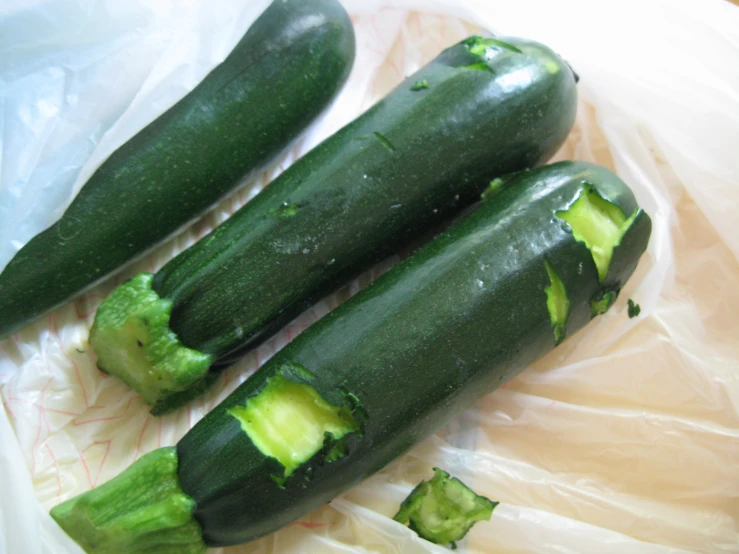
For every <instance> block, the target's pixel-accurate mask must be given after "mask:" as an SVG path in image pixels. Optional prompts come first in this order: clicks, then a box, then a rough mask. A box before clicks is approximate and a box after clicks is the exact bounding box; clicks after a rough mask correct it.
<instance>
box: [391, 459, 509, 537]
mask: <svg viewBox="0 0 739 554" xmlns="http://www.w3.org/2000/svg"><path fill="white" fill-rule="evenodd" d="M497 505H498V502H493V501H492V500H490V499H488V498H485V497H484V496H480V495H478V494H476V493H475V492H474V491H473V490H471V489H470V488H469V487H467V486H466V485H465V484H464V483H462V481H460V480H459V479H457V478H455V477H451V476H450V475H449V474H448V473H447V472H446V471H443V470H441V469H439V468H434V477H433V478H432V479H431V480H430V481H423V482H421V483H420V484H419V485H418V486H417V487H416V488H415V489H413V490H412V491H411V493H410V494H409V495H408V497H407V498H406V499H405V500H404V501H403V503H402V504H401V505H400V510H399V511H398V513H397V514H395V517H394V518H393V519H394V520H395V521H397V522H399V523H403V524H407V525H408V526H409V527H410V528H411V529H412V530H413V531H415V532H416V533H417V534H418V536H419V537H421V538H423V539H426V540H427V541H430V542H433V543H436V544H451V545H452V546H455V543H456V541H458V540H461V539H462V538H464V536H465V535H466V534H467V532H468V531H469V530H470V529H471V528H472V526H473V525H474V524H475V523H477V522H478V521H488V520H490V517H491V516H492V515H493V510H494V509H495V507H496V506H497Z"/></svg>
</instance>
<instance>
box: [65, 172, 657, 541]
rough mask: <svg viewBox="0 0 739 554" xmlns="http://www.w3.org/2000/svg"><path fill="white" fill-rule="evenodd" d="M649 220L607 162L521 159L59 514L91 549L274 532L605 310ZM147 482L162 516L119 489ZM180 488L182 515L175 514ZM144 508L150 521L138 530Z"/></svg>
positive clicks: (639, 249) (135, 491)
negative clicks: (197, 417) (180, 430)
mask: <svg viewBox="0 0 739 554" xmlns="http://www.w3.org/2000/svg"><path fill="white" fill-rule="evenodd" d="M650 232H651V221H650V219H649V217H648V216H647V215H646V214H645V213H644V212H643V211H642V210H641V209H639V207H638V205H637V203H636V200H635V199H634V196H633V195H632V193H631V191H630V190H629V189H628V187H627V186H626V185H624V183H623V182H621V181H620V180H619V179H618V177H616V176H615V175H614V174H613V173H611V172H610V171H608V170H607V169H605V168H602V167H598V166H595V165H592V164H587V163H572V162H562V163H559V164H554V165H552V166H548V167H544V168H540V169H535V170H532V171H528V172H522V173H521V174H520V175H519V176H517V177H515V178H514V179H512V180H511V181H510V182H509V184H508V186H507V187H505V188H504V189H503V190H501V191H499V192H498V193H496V194H495V195H493V196H492V197H491V198H489V199H487V200H486V201H484V202H483V203H482V204H481V205H480V206H479V207H478V208H477V209H476V210H475V211H473V212H472V213H471V214H469V215H467V216H466V217H465V218H464V219H462V220H461V221H459V222H458V223H457V224H455V225H454V226H452V227H451V228H449V229H448V230H447V231H446V232H444V233H443V234H441V235H439V236H438V237H437V238H436V239H434V240H433V241H432V242H430V243H429V244H427V245H426V246H425V247H423V248H421V249H420V250H418V251H417V252H416V253H414V254H412V255H411V256H410V257H408V258H407V259H406V260H405V261H403V262H401V263H400V264H398V265H397V266H396V267H395V268H393V269H391V270H390V271H389V272H388V273H386V274H385V275H384V276H382V277H381V278H380V279H378V280H377V281H375V282H374V283H373V284H372V285H370V286H369V287H367V288H366V289H365V290H363V291H361V292H360V293H359V294H357V295H355V296H354V297H353V298H352V299H350V300H348V301H347V302H345V303H344V304H343V305H341V306H339V307H338V308H337V309H335V310H334V311H332V312H331V313H329V314H328V315H327V316H325V317H324V318H322V319H321V320H320V321H318V322H317V323H315V324H314V325H312V326H311V327H310V328H308V329H307V330H306V331H304V332H303V333H301V334H300V335H299V336H298V337H297V338H296V339H295V340H293V341H292V342H291V343H290V344H289V345H287V346H286V347H285V348H284V349H282V350H281V351H280V352H278V353H277V354H276V355H275V356H274V357H272V358H271V359H270V360H269V361H268V362H267V363H266V364H265V365H264V366H262V368H261V369H259V370H258V371H257V372H256V373H255V374H254V375H252V376H251V377H250V378H249V379H248V380H247V381H245V382H244V383H243V384H242V385H241V386H240V387H239V388H238V389H236V390H235V391H234V392H233V393H232V394H231V395H230V396H229V397H228V398H226V400H224V401H223V402H222V403H221V404H220V405H219V406H217V407H216V408H215V410H213V411H212V412H211V413H210V414H208V415H207V416H205V418H203V419H202V420H201V421H200V422H199V423H198V424H197V425H196V426H195V427H194V428H193V429H192V430H191V431H189V432H188V433H187V434H186V435H185V436H184V437H183V438H182V439H181V440H180V441H179V443H178V444H177V446H176V448H164V449H159V450H156V451H154V452H152V453H150V454H148V455H147V456H145V457H143V458H142V459H141V460H140V461H137V462H136V463H135V464H134V465H133V466H131V467H130V468H129V469H128V470H127V471H126V472H125V473H124V474H122V475H121V476H119V477H117V478H115V479H114V480H113V481H111V482H109V483H107V484H105V485H103V486H101V487H99V488H98V489H95V490H93V491H90V492H88V493H85V494H83V495H81V496H79V497H76V498H73V499H71V500H68V501H67V502H65V503H63V504H61V505H59V506H57V507H56V508H54V509H53V510H52V515H53V516H54V518H55V519H56V520H57V521H58V522H59V523H60V524H61V525H62V527H63V528H64V529H65V530H66V531H67V533H69V534H70V535H71V536H72V537H73V538H74V539H75V540H77V541H78V542H79V543H80V544H82V545H83V546H84V547H85V548H88V551H89V552H102V551H105V552H118V551H119V550H120V551H123V550H125V551H126V552H138V550H135V549H134V548H133V547H132V546H131V545H133V544H134V543H135V542H136V541H141V542H142V543H144V542H146V543H147V544H153V542H147V541H154V538H155V537H156V536H159V537H160V538H161V540H162V542H166V543H167V544H172V543H175V542H180V544H181V545H194V546H193V550H192V552H200V551H202V550H197V549H196V547H197V548H201V549H202V548H203V545H204V544H205V545H209V546H219V545H229V544H235V543H240V542H246V541H250V540H253V539H256V538H258V537H261V536H263V535H266V534H268V533H271V532H273V531H275V530H277V529H279V528H280V527H282V526H284V525H286V524H288V523H290V522H291V521H293V520H295V519H296V518H298V517H300V516H302V515H304V514H305V513H307V512H309V511H310V510H313V509H315V508H317V507H318V506H320V505H321V504H323V503H325V502H328V501H329V500H331V499H332V498H334V497H335V496H337V495H338V494H340V493H341V492H343V491H345V490H347V489H348V488H350V487H352V486H354V485H356V484H357V483H359V482H360V481H361V480H363V479H364V478H366V477H368V476H369V475H371V474H372V473H374V472H376V471H378V470H380V469H381V468H382V467H384V466H385V465H386V464H388V463H389V462H391V461H392V460H393V459H395V458H396V457H398V456H399V455H401V454H402V453H404V452H406V451H407V450H408V449H410V448H411V447H413V445H415V444H417V443H418V442H419V441H421V440H423V439H424V438H426V437H428V436H429V435H430V434H432V433H433V432H435V431H436V430H437V429H439V428H440V427H441V426H443V425H445V424H446V423H447V422H449V421H450V420H451V419H452V418H454V417H455V416H456V415H457V414H459V413H460V412H461V411H462V410H464V409H465V408H467V407H469V406H470V405H471V404H472V403H473V402H474V401H475V400H477V399H478V398H480V397H481V396H483V395H485V394H487V393H488V392H490V391H492V390H494V389H495V388H497V387H499V386H500V385H502V384H504V383H505V382H507V381H508V380H510V379H511V378H512V377H514V376H515V375H516V374H517V373H519V372H520V371H521V370H522V369H524V368H525V367H526V366H528V365H529V364H531V363H532V362H533V361H535V360H536V359H537V358H539V357H541V356H543V355H544V354H546V353H547V352H549V351H551V350H552V349H553V348H554V347H555V345H557V344H558V343H559V342H561V341H562V340H563V339H564V338H565V337H568V336H571V335H573V334H574V333H575V332H577V331H578V330H579V329H580V328H582V327H583V326H585V325H586V324H587V322H588V321H590V319H591V318H592V317H594V316H595V315H598V314H599V313H602V312H603V311H604V310H606V309H607V308H608V306H609V305H610V302H612V301H613V299H614V298H615V297H616V295H617V294H618V292H619V290H620V289H621V287H622V286H623V284H624V283H625V282H626V280H627V279H628V278H629V276H630V275H631V274H632V273H633V271H634V269H635V267H636V264H637V262H638V260H639V258H640V256H641V255H642V253H643V252H644V251H645V249H646V246H647V242H648V240H649V235H650ZM150 467H155V468H157V471H150V470H149V469H147V468H150ZM154 484H156V486H154ZM165 485H166V487H165ZM166 488H169V490H171V491H176V492H174V493H170V492H168V491H167V490H166ZM148 489H152V490H153V489H156V491H157V494H159V495H160V496H155V494H153V493H152V494H149V495H145V494H144V492H142V491H146V490H148ZM161 491H165V492H161ZM140 495H143V496H144V498H141V500H140V502H142V503H143V504H145V505H147V506H148V505H157V506H159V507H160V510H161V513H157V514H156V518H158V519H156V521H158V524H157V523H155V517H154V516H153V515H152V513H149V512H147V513H146V514H143V513H140V512H138V511H137V510H136V508H135V507H134V508H131V506H130V503H129V502H128V500H127V499H128V498H131V497H134V498H140ZM173 498H177V499H179V500H178V502H180V503H179V504H178V505H179V506H180V507H181V510H180V511H179V512H177V513H178V518H179V519H177V521H178V522H179V523H181V525H182V528H180V527H179V526H175V525H174V524H172V525H170V522H171V521H172V520H173V519H174V518H173V517H170V516H173V510H171V509H170V508H168V507H167V506H168V505H167V502H173V500H172V499H173ZM129 508H131V509H129ZM144 517H150V519H148V520H147V521H148V522H149V525H150V526H149V527H148V528H147V529H146V530H142V531H140V532H139V531H138V530H137V529H138V528H137V527H136V526H135V523H136V522H137V521H139V520H140V519H143V518H144ZM122 521H125V522H126V524H127V525H128V526H130V530H129V528H126V529H125V530H121V528H120V526H121V525H122V524H121V522H122ZM179 523H178V525H179ZM187 526H189V527H187ZM185 527H186V528H187V530H186V531H183V529H185ZM198 530H199V531H200V532H201V533H202V538H201V535H200V534H198ZM157 533H159V535H157ZM191 537H196V539H191ZM95 545H99V546H98V547H99V548H101V549H102V548H103V547H106V548H110V549H109V550H97V548H98V547H96V546H95ZM151 548H152V550H149V552H155V553H158V552H160V550H157V549H154V547H153V546H152V547H151Z"/></svg>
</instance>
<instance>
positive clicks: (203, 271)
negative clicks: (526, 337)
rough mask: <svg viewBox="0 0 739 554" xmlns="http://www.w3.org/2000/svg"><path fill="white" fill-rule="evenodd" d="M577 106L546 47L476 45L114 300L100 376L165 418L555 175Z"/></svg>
mask: <svg viewBox="0 0 739 554" xmlns="http://www.w3.org/2000/svg"><path fill="white" fill-rule="evenodd" d="M418 81H422V82H426V83H427V85H428V86H427V88H419V87H417V86H415V85H414V83H417V82H418ZM576 95H577V93H576V83H575V77H574V74H573V73H572V71H571V70H570V68H569V67H568V66H567V64H566V63H565V62H564V61H562V59H561V58H559V56H557V55H556V54H555V53H553V52H552V51H551V50H550V49H548V48H547V47H545V46H543V45H541V44H538V43H535V42H531V41H528V40H524V39H517V38H508V39H505V40H504V41H501V40H496V39H482V38H479V37H472V38H470V39H467V40H465V41H463V42H461V43H460V44H457V45H456V46H453V47H451V48H449V49H447V50H445V51H444V52H443V53H442V54H440V55H439V56H438V57H437V58H436V59H434V60H433V61H432V62H431V63H430V64H429V65H427V66H426V67H424V68H422V69H421V70H420V71H419V72H418V73H416V74H415V75H413V76H411V77H410V78H409V79H407V80H406V81H405V82H403V83H402V84H401V85H399V87H398V88H396V89H395V90H394V91H393V92H391V93H390V94H389V95H388V96H387V97H386V98H385V99H384V100H382V101H380V102H379V103H378V104H376V105H375V106H374V107H373V108H371V109H370V110H369V111H368V112H366V113H365V114H364V115H362V116H360V117H359V118H358V119H356V120H355V121H354V122H352V123H350V124H349V125H347V126H346V127H344V128H343V129H341V130H340V131H339V132H337V133H336V134H335V135H333V136H332V137H330V138H329V139H328V140H326V141H325V142H323V143H322V144H321V145H319V146H318V147H317V148H315V149H314V150H313V151H312V152H310V153H308V154H307V155H306V156H305V157H303V158H302V159H301V160H299V161H298V162H297V163H296V164H294V165H293V166H292V167H290V168H289V169H288V170H287V171H286V172H285V173H283V174H282V175H281V176H280V177H279V178H278V179H277V180H276V181H274V182H273V183H272V184H270V185H269V186H268V187H267V188H266V189H264V190H263V191H262V192H261V193H260V194H259V195H258V196H256V197H255V198H254V199H253V200H251V201H250V202H249V203H248V204H247V205H246V206H244V207H243V208H242V209H241V210H240V211H239V212H237V213H236V214H235V215H234V216H233V217H231V218H230V219H229V220H228V221H227V222H225V223H224V224H223V225H221V226H220V227H219V228H217V229H216V230H215V231H213V233H211V234H210V235H208V236H207V237H205V238H203V239H202V240H201V241H199V242H198V243H197V244H195V245H194V246H193V247H191V248H189V249H188V250H186V251H185V252H183V253H181V254H180V255H179V256H177V257H176V258H174V259H173V260H171V261H170V262H169V263H168V264H167V265H165V266H164V267H163V268H162V269H161V270H160V271H159V272H158V273H157V274H156V275H154V276H153V277H152V276H151V275H149V274H144V275H139V276H137V277H135V278H134V279H133V280H132V281H130V282H129V283H126V284H125V285H123V286H122V287H120V288H119V289H118V290H117V291H116V292H114V293H113V295H112V296H111V297H109V299H108V300H106V302H104V303H103V304H102V306H101V307H100V309H99V310H98V313H97V317H96V319H95V324H94V326H93V328H92V331H91V334H90V343H91V344H92V346H93V349H94V350H95V353H96V354H97V356H98V365H99V367H100V368H101V369H103V370H104V371H106V372H108V373H111V374H115V375H117V376H119V377H121V378H122V379H123V380H124V381H125V382H126V383H128V384H129V385H130V386H132V387H133V388H135V389H136V390H138V391H139V392H140V393H141V395H142V396H143V397H144V399H145V400H146V401H147V402H149V403H150V404H154V410H153V413H162V412H164V411H167V410H168V409H171V408H173V407H177V406H178V405H180V404H182V403H183V402H185V401H187V400H188V399H189V398H190V397H192V396H194V395H195V394H197V393H198V392H199V391H200V390H201V389H202V388H203V387H205V386H207V384H208V381H209V380H210V379H211V378H212V377H213V375H215V373H214V372H213V371H209V368H210V367H211V366H212V365H213V364H219V365H222V364H225V363H228V362H230V361H232V360H233V359H234V357H235V356H237V355H238V354H239V351H243V350H244V349H246V348H250V347H252V346H254V345H255V344H257V343H258V342H259V341H262V340H264V339H265V338H266V337H268V336H270V335H271V334H272V333H274V332H275V331H277V330H278V329H280V328H281V327H282V326H284V325H285V324H286V323H288V322H289V321H290V320H291V319H293V318H294V317H296V316H297V315H298V314H299V313H300V312H301V311H303V310H304V309H306V308H307V307H309V306H310V305H311V304H312V303H314V302H315V301H317V300H318V299H320V298H321V297H323V296H324V295H326V294H327V293H329V292H330V291H332V290H334V289H335V288H337V287H338V286H340V285H341V284H343V283H345V282H346V281H348V280H349V279H350V278H351V277H352V276H354V275H356V274H357V273H359V272H360V271H362V270H364V269H366V268H367V267H368V266H370V265H371V264H372V263H374V262H377V261H378V260H380V259H382V258H383V257H385V256H387V255H388V254H390V253H392V252H394V251H396V250H397V249H399V248H400V247H401V246H403V245H406V244H407V243H408V242H409V241H410V240H411V239H412V238H414V237H417V236H419V235H420V234H421V233H423V232H425V231H427V230H428V229H429V228H430V227H432V226H433V225H435V224H437V223H439V222H441V221H442V220H444V219H445V218H448V217H449V216H450V215H452V214H454V213H456V212H458V211H460V210H461V209H462V208H463V207H465V206H468V205H469V204H471V203H472V202H474V201H475V200H477V199H479V196H480V192H481V191H482V190H483V189H484V187H485V186H487V184H488V182H489V181H490V180H491V179H492V178H494V177H496V176H498V175H502V174H505V173H509V172H513V171H518V170H521V169H524V168H528V167H533V166H536V165H538V164H541V163H543V162H544V161H546V160H547V159H548V158H549V157H550V156H551V155H552V154H553V153H554V152H555V151H556V150H557V148H558V147H559V146H560V145H561V144H562V142H563V141H564V140H565V138H566V136H567V134H568V132H569V130H570V128H571V126H572V123H573V121H574V117H575V108H576Z"/></svg>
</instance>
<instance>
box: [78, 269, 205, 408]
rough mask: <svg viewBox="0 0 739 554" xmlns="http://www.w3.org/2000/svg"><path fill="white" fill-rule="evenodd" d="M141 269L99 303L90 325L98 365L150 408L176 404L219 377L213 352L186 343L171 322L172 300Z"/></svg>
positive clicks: (199, 391) (191, 396)
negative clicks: (187, 345)
mask: <svg viewBox="0 0 739 554" xmlns="http://www.w3.org/2000/svg"><path fill="white" fill-rule="evenodd" d="M152 280H153V275H152V274H150V273H141V274H139V275H136V276H135V277H134V278H133V279H130V280H129V281H127V282H125V283H124V284H122V285H121V286H120V287H118V288H117V289H116V290H115V291H113V293H112V294H111V295H110V296H109V297H108V298H107V299H106V300H105V301H104V302H103V303H102V304H101V305H100V307H99V308H98V311H97V314H96V315H95V322H94V323H93V326H92V329H91V330H90V345H91V346H92V349H93V350H94V351H95V354H96V355H97V363H98V367H99V368H100V369H101V370H102V371H104V372H106V373H109V374H111V375H115V376H116V377H118V378H120V379H121V380H122V381H123V382H125V383H126V384H127V385H128V386H129V387H131V388H133V389H134V390H136V391H137V392H138V393H139V394H140V395H141V396H142V398H143V399H144V400H145V401H146V402H147V403H148V404H152V405H154V408H153V409H152V413H153V414H155V415H160V414H162V413H165V412H167V411H170V410H172V409H174V408H178V407H180V406H182V405H184V404H185V403H187V402H188V401H189V400H191V399H192V398H194V397H195V396H197V395H198V394H200V393H202V392H203V391H204V390H205V389H207V388H208V387H209V386H210V384H212V382H213V381H214V380H215V379H214V376H213V374H211V373H210V372H209V368H210V366H211V364H212V363H213V357H212V356H210V355H208V354H204V353H203V352H199V351H198V350H194V349H191V348H187V347H186V346H185V345H183V344H182V342H181V341H180V340H179V338H178V337H177V335H176V334H175V333H174V332H173V331H172V330H171V329H170V327H169V318H170V313H171V311H172V301H171V300H169V299H166V298H160V297H159V295H158V294H157V293H156V292H155V291H154V290H153V289H152Z"/></svg>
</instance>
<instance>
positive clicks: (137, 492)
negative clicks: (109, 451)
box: [51, 447, 206, 554]
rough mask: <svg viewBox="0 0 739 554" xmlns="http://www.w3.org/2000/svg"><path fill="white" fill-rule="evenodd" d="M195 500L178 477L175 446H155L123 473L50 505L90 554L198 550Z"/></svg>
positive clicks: (178, 553) (200, 545) (177, 553)
mask: <svg viewBox="0 0 739 554" xmlns="http://www.w3.org/2000/svg"><path fill="white" fill-rule="evenodd" d="M194 510H195V501H194V500H193V499H192V498H190V497H189V496H187V495H186V494H185V493H184V492H182V489H181V488H180V485H179V480H178V478H177V451H176V450H175V448H174V447H167V448H159V449H157V450H154V451H153V452H150V453H149V454H146V455H145V456H142V457H141V458H140V459H139V460H137V461H136V462H135V463H134V464H132V465H131V466H130V467H129V468H128V469H126V470H125V471H124V472H123V473H121V474H120V475H118V476H117V477H115V478H114V479H112V480H111V481H108V482H107V483H105V484H103V485H100V486H99V487H97V488H95V489H93V490H91V491H88V492H86V493H83V494H81V495H79V496H76V497H74V498H71V499H70V500H67V501H66V502H63V503H62V504H59V505H58V506H56V507H54V508H53V509H52V510H51V517H53V518H54V519H55V520H56V522H57V523H58V524H59V525H60V526H61V527H62V529H64V531H65V532H66V533H67V534H68V535H69V536H70V537H71V538H73V539H74V540H75V541H76V542H77V543H78V544H79V545H80V546H81V547H82V548H83V549H84V550H85V552H88V553H89V554H122V553H126V554H138V553H141V554H144V553H146V554H202V553H204V552H205V550H206V545H205V543H204V542H203V538H202V533H201V529H200V525H199V524H198V522H197V521H196V520H195V518H194V517H193V511H194Z"/></svg>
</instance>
